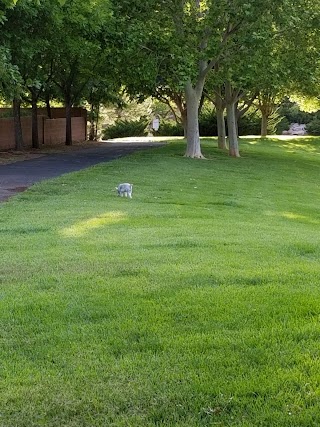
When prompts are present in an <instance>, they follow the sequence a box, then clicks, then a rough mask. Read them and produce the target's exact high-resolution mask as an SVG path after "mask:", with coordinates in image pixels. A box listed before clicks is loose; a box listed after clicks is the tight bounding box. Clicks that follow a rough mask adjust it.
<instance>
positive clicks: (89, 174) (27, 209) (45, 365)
mask: <svg viewBox="0 0 320 427" xmlns="http://www.w3.org/2000/svg"><path fill="white" fill-rule="evenodd" d="M319 142H320V141H319V139H316V138H314V139H312V138H308V139H297V140H293V139H291V140H288V141H279V140H276V139H268V140H265V141H263V140H260V139H244V140H243V141H242V145H241V148H242V158H240V159H230V158H229V157H228V156H227V155H225V154H224V153H220V152H219V151H218V150H217V149H216V143H215V141H214V142H213V141H212V140H208V141H204V153H205V155H206V156H207V158H208V160H206V161H194V160H190V159H185V158H183V157H182V154H183V150H184V147H183V145H182V144H181V143H179V142H176V143H174V144H170V145H168V146H167V147H163V148H159V149H153V150H151V151H145V152H140V153H136V154H135V155H132V156H129V157H126V158H123V159H120V160H117V161H114V162H111V163H106V164H101V165H97V166H95V167H93V168H90V169H88V170H83V171H80V172H77V173H73V174H69V175H65V176H62V177H60V178H58V179H54V180H51V181H47V182H42V183H40V184H37V185H35V186H33V187H32V188H30V189H29V190H28V191H27V192H25V193H23V194H20V195H19V196H17V197H15V198H13V199H11V200H10V201H9V202H7V203H5V204H2V205H1V207H0V209H1V216H0V225H1V227H0V231H1V233H0V234H1V240H0V241H1V259H0V263H1V270H0V271H1V275H0V321H1V346H0V375H1V382H0V387H1V393H0V425H1V426H5V427H13V426H19V427H23V426H26V427H30V426H37V427H38V426H68V427H69V426H70V427H71V426H72V427H73V426H77V427H78V426H93V427H95V426H106V425H108V426H116V427H118V426H137V427H138V426H184V427H186V426H188V427H190V426H191V427H193V426H211V425H212V426H216V425H220V426H246V427H247V426H248V427H249V426H266V427H267V426H268V427H269V426H290V427H291V426H297V427H298V426H299V427H301V426H305V427H310V426H317V425H319V423H320V413H319V409H318V408H319V393H320V390H319V381H320V374H319V372H320V369H319V336H320V329H319V316H320V298H319V296H320V288H319V277H320V275H319V273H320V268H319V239H318V230H319V223H320V215H319V183H318V181H319V176H318V175H319V173H318V170H319ZM121 181H129V182H131V181H132V182H133V184H134V193H133V199H132V200H128V199H125V198H118V197H117V196H116V193H115V189H114V187H115V186H116V185H117V184H118V183H119V182H121Z"/></svg>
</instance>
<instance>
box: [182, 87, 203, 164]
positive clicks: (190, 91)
mask: <svg viewBox="0 0 320 427" xmlns="http://www.w3.org/2000/svg"><path fill="white" fill-rule="evenodd" d="M185 95H186V104H187V115H188V120H187V148H186V153H185V157H192V158H196V159H204V156H203V154H202V152H201V144H200V134H199V111H198V109H199V102H200V96H201V93H200V95H199V91H198V90H197V89H196V88H194V87H193V86H192V84H191V82H188V83H187V84H186V86H185Z"/></svg>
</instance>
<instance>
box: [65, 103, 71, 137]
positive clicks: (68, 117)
mask: <svg viewBox="0 0 320 427" xmlns="http://www.w3.org/2000/svg"><path fill="white" fill-rule="evenodd" d="M71 107H72V104H71V102H70V100H66V145H72V122H71V120H72V118H71Z"/></svg>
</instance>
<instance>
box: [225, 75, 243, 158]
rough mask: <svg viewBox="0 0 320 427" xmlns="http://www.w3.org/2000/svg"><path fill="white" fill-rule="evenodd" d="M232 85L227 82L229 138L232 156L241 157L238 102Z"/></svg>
mask: <svg viewBox="0 0 320 427" xmlns="http://www.w3.org/2000/svg"><path fill="white" fill-rule="evenodd" d="M232 95H233V94H232V87H231V84H230V82H226V102H227V124H228V140H229V155H230V156H232V157H240V153H239V141H238V124H237V117H236V102H237V99H235V97H234V96H232Z"/></svg>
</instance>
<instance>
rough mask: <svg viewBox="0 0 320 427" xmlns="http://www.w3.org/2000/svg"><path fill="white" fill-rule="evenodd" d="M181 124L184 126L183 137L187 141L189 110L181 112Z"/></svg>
mask: <svg viewBox="0 0 320 427" xmlns="http://www.w3.org/2000/svg"><path fill="white" fill-rule="evenodd" d="M180 113H181V122H182V126H183V136H184V138H185V139H187V135H188V117H187V110H186V109H184V110H182V111H181V112H180Z"/></svg>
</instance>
